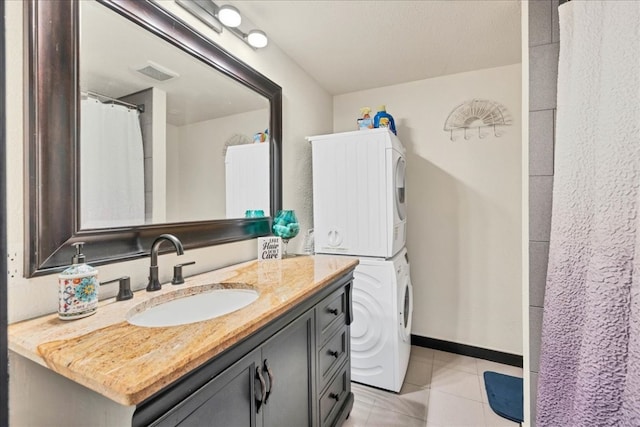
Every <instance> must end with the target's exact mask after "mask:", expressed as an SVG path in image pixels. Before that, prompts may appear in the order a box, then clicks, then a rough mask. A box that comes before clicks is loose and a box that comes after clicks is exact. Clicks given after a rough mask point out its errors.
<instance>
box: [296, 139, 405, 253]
mask: <svg viewBox="0 0 640 427" xmlns="http://www.w3.org/2000/svg"><path fill="white" fill-rule="evenodd" d="M307 139H308V140H309V141H311V145H312V154H313V221H314V238H315V251H316V253H325V254H341V255H356V256H369V257H379V258H391V257H392V256H394V255H395V254H396V253H398V251H400V249H402V248H403V247H404V246H405V240H406V237H405V236H406V218H405V217H406V206H405V165H406V163H405V149H404V147H403V146H402V143H401V142H400V140H399V139H398V138H397V137H396V136H395V135H394V134H393V133H392V132H390V131H389V130H388V129H370V130H359V131H354V132H343V133H336V134H331V135H319V136H311V137H308V138H307Z"/></svg>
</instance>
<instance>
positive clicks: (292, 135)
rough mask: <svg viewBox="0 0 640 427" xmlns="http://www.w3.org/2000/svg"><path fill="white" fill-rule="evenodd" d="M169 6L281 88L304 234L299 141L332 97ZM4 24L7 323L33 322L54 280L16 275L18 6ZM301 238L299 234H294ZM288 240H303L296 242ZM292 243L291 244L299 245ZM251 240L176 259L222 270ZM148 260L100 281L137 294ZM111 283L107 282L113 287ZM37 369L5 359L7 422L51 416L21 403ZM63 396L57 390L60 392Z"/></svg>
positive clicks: (99, 409)
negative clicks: (123, 283)
mask: <svg viewBox="0 0 640 427" xmlns="http://www.w3.org/2000/svg"><path fill="white" fill-rule="evenodd" d="M163 5H165V6H166V7H168V8H171V7H174V8H176V9H177V10H176V13H180V14H181V15H182V17H183V19H184V20H186V21H188V22H192V23H193V25H194V27H198V28H200V30H201V31H202V32H203V33H204V34H207V35H209V36H211V38H212V39H213V40H214V41H215V42H216V43H218V44H220V45H221V46H222V47H223V48H225V49H227V50H228V51H230V52H231V53H232V54H234V55H236V56H237V57H239V58H240V59H241V60H243V61H245V62H247V63H248V64H249V65H250V66H252V67H254V68H255V69H257V70H258V71H260V72H261V73H263V74H265V75H266V76H267V77H268V78H270V79H271V80H273V81H274V82H276V83H278V84H279V85H280V86H282V88H283V101H284V107H283V117H284V118H283V125H284V129H283V134H284V139H283V141H282V144H283V164H284V166H283V180H284V206H285V207H287V208H289V209H295V210H296V211H297V214H298V217H299V219H300V222H301V227H303V229H305V228H307V227H310V224H311V197H310V194H311V167H310V164H311V159H310V147H309V146H308V144H307V142H306V141H305V140H304V137H305V136H306V135H312V134H319V133H327V132H330V131H331V123H332V122H331V111H332V98H331V96H330V95H329V94H328V93H327V92H325V91H324V90H323V89H321V88H320V87H319V86H318V84H317V83H315V82H314V81H313V80H312V79H311V78H310V77H309V76H308V75H307V74H305V73H304V72H303V71H302V70H301V69H300V68H299V67H298V66H297V65H296V64H294V63H293V62H292V61H291V60H290V59H289V58H288V57H287V56H286V55H284V54H283V53H282V51H280V50H279V49H278V47H277V46H275V45H273V44H271V45H269V46H268V47H267V48H266V49H263V50H259V51H254V50H252V49H251V48H249V47H248V46H247V45H245V44H244V43H243V42H241V41H240V40H238V39H237V38H236V37H235V36H233V35H231V34H229V33H228V32H225V33H224V34H222V35H221V36H220V35H217V34H215V33H213V32H212V31H211V30H207V29H206V27H204V26H203V25H201V24H200V23H199V22H197V21H195V20H194V19H193V18H191V17H190V16H188V15H185V14H184V13H183V11H182V10H180V8H179V7H178V6H176V5H175V3H173V2H163ZM4 7H5V15H6V16H5V19H6V21H5V22H6V26H7V29H6V47H5V48H6V61H7V65H6V71H7V75H6V78H7V82H6V88H7V92H6V97H7V98H6V100H7V112H6V122H7V175H8V182H7V223H8V224H7V225H8V230H7V231H8V236H7V237H8V238H7V253H8V255H9V259H8V268H9V284H8V299H9V302H8V307H9V308H8V318H9V323H12V322H16V321H19V320H22V319H27V318H31V317H36V316H39V315H42V314H46V313H52V312H55V311H56V309H57V278H56V276H55V275H50V276H44V277H39V278H35V279H26V278H24V277H23V259H24V258H23V251H24V249H25V246H24V241H23V236H24V233H23V231H24V220H23V217H24V186H23V172H24V168H23V161H24V157H23V149H24V148H23V141H24V135H25V129H24V128H23V125H22V123H23V113H22V112H23V101H24V99H23V93H22V90H23V89H22V88H23V85H24V83H25V82H24V79H23V73H24V70H23V60H22V58H23V35H22V22H23V17H22V14H23V4H22V2H13V1H9V2H5V3H4ZM301 234H302V233H301ZM295 240H302V239H301V238H298V239H295ZM295 240H294V241H293V242H292V244H294V245H298V244H300V243H299V242H296V241H295ZM255 256H256V243H255V241H253V240H250V241H245V242H239V243H234V244H227V245H219V246H215V247H211V248H203V249H197V250H189V251H186V253H185V256H183V257H182V258H181V259H180V260H181V261H186V260H195V261H196V262H197V264H196V265H195V266H193V267H192V268H190V273H194V274H195V273H198V272H203V271H207V270H211V269H215V268H219V267H222V266H225V265H230V264H234V263H237V262H241V261H246V260H248V259H251V258H254V257H255ZM159 261H160V262H159V264H160V268H161V270H160V279H161V281H168V280H169V279H170V277H171V267H172V265H173V264H175V263H176V262H177V258H176V256H175V255H162V256H161V257H160V260H159ZM148 264H149V260H148V259H140V260H136V261H129V262H123V263H117V264H110V265H105V266H101V267H100V268H99V270H100V275H99V276H100V278H101V279H102V280H107V279H111V278H115V277H118V276H122V275H125V274H126V275H129V276H131V282H132V286H133V287H134V288H135V289H141V288H143V287H145V286H146V277H147V275H148ZM112 286H113V285H112ZM105 288H106V289H101V297H107V296H114V295H115V294H116V292H117V290H116V289H115V288H112V289H109V287H105ZM37 375H38V371H37V370H32V369H29V368H28V363H27V361H26V360H24V359H22V358H20V357H11V362H10V387H11V389H10V390H11V391H10V420H11V425H19V426H25V425H37V424H38V423H37V422H32V421H33V420H29V419H26V418H25V417H27V416H28V414H30V413H34V412H36V411H34V410H33V408H37V411H41V412H46V411H47V410H52V411H57V410H59V407H58V408H56V407H55V405H54V403H52V402H53V401H52V400H44V399H37V401H33V400H32V399H20V398H17V397H19V396H25V395H28V393H27V394H25V390H27V391H28V389H29V387H31V386H33V385H35V384H37V383H38V378H36V376H37ZM59 394H60V395H64V390H60V393H59ZM108 411H109V409H108V405H100V404H95V407H94V408H93V413H94V414H96V419H104V418H105V416H101V415H100V414H102V415H104V414H105V413H107V412H108Z"/></svg>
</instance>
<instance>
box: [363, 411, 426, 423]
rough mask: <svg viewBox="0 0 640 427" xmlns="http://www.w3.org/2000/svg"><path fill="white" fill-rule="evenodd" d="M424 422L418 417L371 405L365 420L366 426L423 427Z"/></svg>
mask: <svg viewBox="0 0 640 427" xmlns="http://www.w3.org/2000/svg"><path fill="white" fill-rule="evenodd" d="M425 425H426V422H425V421H424V420H420V419H418V418H413V417H410V416H408V415H404V414H400V413H398V412H393V411H390V410H388V409H385V408H380V407H377V406H373V407H372V408H371V412H370V413H369V418H368V420H367V427H424V426H425Z"/></svg>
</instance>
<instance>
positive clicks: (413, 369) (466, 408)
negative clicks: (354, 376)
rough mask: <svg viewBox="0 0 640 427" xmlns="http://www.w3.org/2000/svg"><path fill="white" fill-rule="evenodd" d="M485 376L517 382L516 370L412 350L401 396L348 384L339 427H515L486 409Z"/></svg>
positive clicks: (453, 355)
mask: <svg viewBox="0 0 640 427" xmlns="http://www.w3.org/2000/svg"><path fill="white" fill-rule="evenodd" d="M484 371H494V372H500V373H503V374H507V375H513V376H518V377H522V369H521V368H516V367H513V366H509V365H502V364H500V363H494V362H489V361H486V360H482V359H475V358H473V357H467V356H460V355H457V354H452V353H446V352H443V351H438V350H432V349H428V348H422V347H415V346H413V347H411V359H410V360H409V368H408V369H407V375H406V376H405V380H404V384H403V387H402V390H400V393H398V394H396V393H392V392H386V391H383V390H379V389H376V388H372V387H367V386H364V385H361V384H357V383H352V387H351V391H353V394H354V395H355V403H354V406H353V410H352V411H351V416H350V417H349V419H348V420H347V422H346V423H345V424H344V427H373V426H380V427H382V426H384V427H394V426H398V427H414V426H416V427H503V426H504V427H517V426H518V424H517V423H514V422H511V421H509V420H507V419H504V418H502V417H499V416H498V415H496V414H495V413H494V412H493V411H492V410H491V407H489V404H488V401H487V394H486V391H485V387H484V377H483V373H484Z"/></svg>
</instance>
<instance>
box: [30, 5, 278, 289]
mask: <svg viewBox="0 0 640 427" xmlns="http://www.w3.org/2000/svg"><path fill="white" fill-rule="evenodd" d="M78 1H79V0H67V1H41V0H28V1H27V2H25V8H26V13H25V21H26V22H25V28H26V29H27V37H28V49H29V50H28V55H29V57H28V70H27V78H28V82H27V90H28V94H27V99H28V103H27V105H26V109H27V111H26V114H25V119H26V121H27V123H26V126H27V129H28V131H27V132H26V134H27V136H26V138H27V144H26V147H27V149H26V153H25V156H26V178H25V181H26V182H25V186H26V194H25V203H26V206H25V213H26V218H25V221H26V226H25V234H26V236H25V246H26V248H27V249H26V251H27V253H26V256H25V275H26V276H27V277H33V276H39V275H44V274H50V273H53V272H56V271H60V270H62V269H63V268H65V266H67V265H68V264H69V263H70V260H71V256H72V254H73V248H72V247H71V246H70V244H71V243H73V242H77V241H84V242H86V245H85V249H84V253H85V255H86V256H87V262H90V263H91V264H93V265H100V264H107V263H112V262H118V261H124V260H130V259H135V258H140V257H144V256H147V255H148V249H149V247H150V245H151V242H152V240H153V239H154V238H155V237H156V236H158V235H159V234H162V233H171V234H174V235H176V236H177V237H178V238H179V239H180V240H181V241H182V242H183V244H184V246H185V248H186V249H189V248H199V247H205V246H211V245H217V244H222V243H229V242H236V241H240V240H246V239H251V238H255V237H259V236H264V235H268V234H269V233H270V226H271V218H256V219H226V220H215V221H198V222H187V223H169V224H156V225H144V226H136V227H119V228H109V229H99V230H82V229H80V220H79V215H78V211H77V206H78V191H77V190H78V178H79V168H78V167H77V161H78V149H77V147H78V137H79V131H78V129H79V123H80V113H79V99H80V97H79V84H78V76H79V71H78V67H79V57H78V56H79V54H78V45H79V25H78V18H79V16H78V15H79V11H78ZM97 1H98V2H99V3H101V4H103V5H105V6H106V7H108V8H110V9H112V10H114V11H115V12H117V13H118V14H120V15H121V16H123V17H125V18H127V19H129V20H131V21H133V22H134V23H136V24H138V25H140V26H141V27H142V28H144V29H146V30H148V31H150V32H151V33H153V34H155V35H156V36H158V37H160V38H161V39H163V40H165V41H167V42H168V43H171V44H172V45H174V46H176V47H178V48H180V49H182V50H183V51H185V52H187V53H189V54H191V55H192V56H194V57H195V58H197V59H199V60H200V61H202V62H204V63H206V64H208V65H210V66H211V67H212V68H213V69H215V70H217V71H219V72H221V73H224V74H225V75H227V76H229V77H230V78H232V79H235V80H236V81H238V82H240V83H242V84H244V85H245V86H247V87H249V88H250V89H253V90H254V91H255V92H257V93H258V94H260V95H262V96H264V97H265V98H267V99H268V100H269V102H270V119H269V132H270V136H271V144H270V167H271V172H270V173H271V183H270V191H271V194H270V201H271V217H274V216H275V213H276V211H277V210H278V209H280V208H281V206H282V168H281V164H282V145H281V144H282V88H281V87H280V86H278V85H277V84H275V83H274V82H272V81H271V80H269V79H268V78H266V77H265V76H263V75H262V74H260V73H258V72H257V71H256V70H254V69H252V68H251V67H249V66H248V65H246V64H245V63H243V62H241V61H240V60H238V59H237V58H235V57H234V56H232V55H231V54H229V53H228V52H226V51H225V50H223V49H222V48H221V47H219V46H217V45H216V44H214V43H213V42H211V41H209V40H208V39H206V38H204V37H203V36H202V35H200V34H198V33H197V32H195V31H194V30H193V29H191V28H190V27H189V26H188V25H186V24H185V23H184V22H182V21H180V20H178V19H176V18H175V17H174V16H172V15H170V14H169V13H168V12H166V11H164V10H163V9H162V8H160V7H159V6H156V5H154V4H152V3H150V2H148V1H140V0H97Z"/></svg>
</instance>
